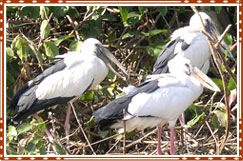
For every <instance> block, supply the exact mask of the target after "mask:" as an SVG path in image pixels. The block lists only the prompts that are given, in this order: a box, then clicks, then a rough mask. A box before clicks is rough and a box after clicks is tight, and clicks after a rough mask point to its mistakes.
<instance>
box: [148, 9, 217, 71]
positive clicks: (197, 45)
mask: <svg viewBox="0 0 243 161" xmlns="http://www.w3.org/2000/svg"><path fill="white" fill-rule="evenodd" d="M199 14H200V16H201V18H202V20H203V23H204V25H205V27H206V30H207V33H208V34H209V35H210V34H212V33H218V31H217V29H216V27H215V25H214V23H213V21H212V20H211V18H210V17H209V16H208V15H207V14H206V13H204V12H199ZM176 56H181V57H185V58H187V59H189V60H190V61H191V63H192V64H193V65H195V66H196V67H198V68H199V69H200V70H201V71H203V72H204V73H207V72H208V69H209V65H210V63H209V59H210V56H211V51H210V47H209V44H208V41H207V38H206V36H205V35H204V34H203V33H202V24H201V19H200V17H199V15H198V14H194V15H193V16H192V17H191V19H190V23H189V26H185V27H182V28H179V29H177V30H175V31H174V32H173V33H172V35H171V41H169V42H168V43H167V44H166V45H165V47H164V49H163V50H162V51H161V52H160V54H159V56H158V58H157V60H156V62H155V64H154V67H153V72H152V74H161V73H167V72H168V65H167V63H168V62H169V61H170V60H171V59H173V58H174V57H176Z"/></svg>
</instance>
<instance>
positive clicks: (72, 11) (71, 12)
mask: <svg viewBox="0 0 243 161" xmlns="http://www.w3.org/2000/svg"><path fill="white" fill-rule="evenodd" d="M67 14H68V15H70V17H72V18H78V17H80V13H79V12H78V10H77V9H76V7H71V6H70V7H69V10H68V12H67Z"/></svg>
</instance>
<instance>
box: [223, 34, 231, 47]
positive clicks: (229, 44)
mask: <svg viewBox="0 0 243 161" xmlns="http://www.w3.org/2000/svg"><path fill="white" fill-rule="evenodd" d="M224 41H225V42H226V44H227V45H228V46H231V45H232V41H233V40H232V36H231V35H230V34H226V36H225V38H224Z"/></svg>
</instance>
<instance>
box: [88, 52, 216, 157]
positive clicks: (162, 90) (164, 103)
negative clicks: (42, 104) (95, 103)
mask: <svg viewBox="0 0 243 161" xmlns="http://www.w3.org/2000/svg"><path fill="white" fill-rule="evenodd" d="M168 68H169V72H170V73H166V74H158V75H151V76H150V79H149V80H147V81H146V82H144V83H142V85H140V86H138V87H136V88H133V89H131V90H128V91H129V92H128V94H126V95H124V96H121V97H119V98H117V99H115V100H113V101H111V102H110V103H109V104H107V105H106V106H104V107H102V108H100V109H98V110H97V111H95V112H94V113H93V115H94V117H95V121H97V122H98V124H99V127H100V128H101V129H102V130H105V129H107V128H118V130H119V132H120V133H122V132H124V131H126V132H130V131H132V130H135V129H139V130H141V129H145V128H148V127H156V126H157V127H161V126H162V125H164V124H165V123H167V122H168V123H169V126H170V127H171V130H172V131H171V132H172V134H174V133H173V132H174V126H175V123H176V120H177V119H178V117H179V116H180V115H181V113H182V112H183V111H185V110H186V109H187V108H188V107H189V106H190V105H191V104H192V103H193V101H194V100H195V99H197V98H198V97H199V96H200V95H201V94H202V92H203V87H207V88H209V89H211V90H214V91H219V90H220V89H219V88H218V87H217V85H216V84H215V83H214V82H213V81H212V80H211V79H209V78H208V77H207V76H206V75H205V74H204V73H203V72H201V71H200V70H199V69H198V68H197V67H194V66H192V65H191V64H190V61H189V60H188V59H185V58H183V57H177V58H174V59H172V60H171V61H169V62H168ZM124 112H125V115H124ZM124 121H125V127H126V129H125V130H124V128H123V127H124V126H123V122H124ZM160 134H161V133H160V131H158V144H157V150H158V154H161V146H160V145H161V141H160V140H161V139H160V138H161V136H160ZM170 143H171V146H172V147H173V148H174V135H171V142H170ZM173 150H175V149H173Z"/></svg>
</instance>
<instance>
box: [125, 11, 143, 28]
mask: <svg viewBox="0 0 243 161" xmlns="http://www.w3.org/2000/svg"><path fill="white" fill-rule="evenodd" d="M140 18H141V16H140V15H139V14H138V13H136V12H130V13H128V16H127V21H126V22H125V23H124V25H125V26H133V25H135V24H136V23H137V22H138V21H139V19H140Z"/></svg>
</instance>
